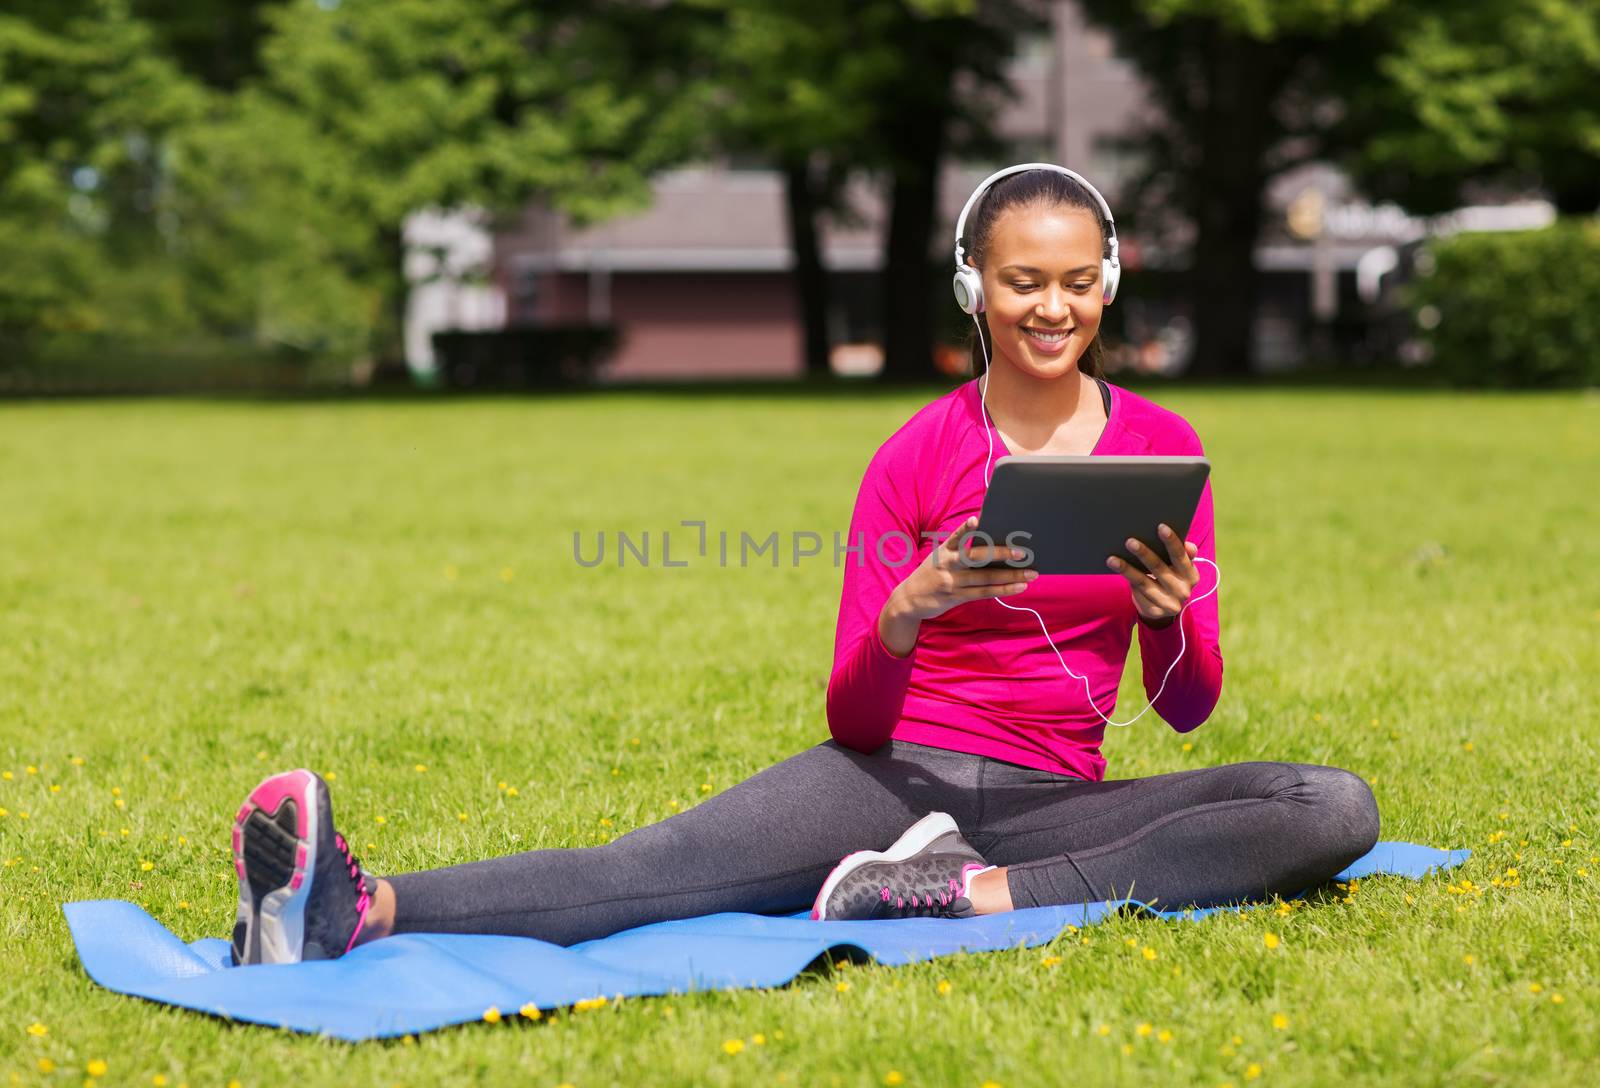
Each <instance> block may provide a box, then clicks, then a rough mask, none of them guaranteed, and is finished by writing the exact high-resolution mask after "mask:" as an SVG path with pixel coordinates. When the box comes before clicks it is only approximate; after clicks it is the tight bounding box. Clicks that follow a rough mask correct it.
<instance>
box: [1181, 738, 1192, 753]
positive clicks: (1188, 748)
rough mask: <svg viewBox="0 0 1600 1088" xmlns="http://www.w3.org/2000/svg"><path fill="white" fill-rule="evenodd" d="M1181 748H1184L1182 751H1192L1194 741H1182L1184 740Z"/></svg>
mask: <svg viewBox="0 0 1600 1088" xmlns="http://www.w3.org/2000/svg"><path fill="white" fill-rule="evenodd" d="M1183 750H1184V751H1185V752H1192V751H1194V741H1190V740H1186V741H1184V742H1183Z"/></svg>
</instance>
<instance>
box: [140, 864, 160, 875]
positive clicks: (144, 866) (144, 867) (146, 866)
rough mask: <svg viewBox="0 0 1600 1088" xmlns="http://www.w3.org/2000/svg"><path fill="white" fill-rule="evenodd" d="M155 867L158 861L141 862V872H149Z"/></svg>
mask: <svg viewBox="0 0 1600 1088" xmlns="http://www.w3.org/2000/svg"><path fill="white" fill-rule="evenodd" d="M155 867H156V863H155V862H153V861H141V862H140V863H139V871H140V872H141V873H148V872H149V871H150V870H151V869H154V868H155Z"/></svg>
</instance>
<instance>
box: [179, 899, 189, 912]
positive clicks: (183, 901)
mask: <svg viewBox="0 0 1600 1088" xmlns="http://www.w3.org/2000/svg"><path fill="white" fill-rule="evenodd" d="M178 909H179V910H188V909H189V901H188V900H187V899H180V900H178Z"/></svg>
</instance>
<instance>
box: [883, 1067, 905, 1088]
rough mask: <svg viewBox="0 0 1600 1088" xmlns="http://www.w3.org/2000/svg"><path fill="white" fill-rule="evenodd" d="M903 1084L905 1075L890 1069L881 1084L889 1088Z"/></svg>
mask: <svg viewBox="0 0 1600 1088" xmlns="http://www.w3.org/2000/svg"><path fill="white" fill-rule="evenodd" d="M905 1082H906V1075H905V1074H904V1073H902V1072H900V1070H898V1069H891V1070H889V1071H888V1072H887V1073H885V1074H884V1075H883V1083H885V1084H887V1085H889V1088H894V1086H895V1085H896V1084H904V1083H905Z"/></svg>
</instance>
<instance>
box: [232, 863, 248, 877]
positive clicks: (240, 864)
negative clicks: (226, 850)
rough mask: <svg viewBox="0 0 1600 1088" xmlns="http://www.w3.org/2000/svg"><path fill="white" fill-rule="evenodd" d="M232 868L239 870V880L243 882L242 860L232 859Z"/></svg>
mask: <svg viewBox="0 0 1600 1088" xmlns="http://www.w3.org/2000/svg"><path fill="white" fill-rule="evenodd" d="M233 867H234V868H235V869H237V870H239V879H240V880H244V879H245V875H244V859H243V858H234V859H233Z"/></svg>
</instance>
